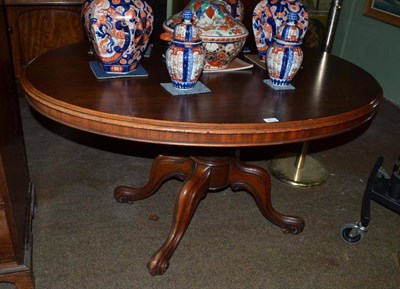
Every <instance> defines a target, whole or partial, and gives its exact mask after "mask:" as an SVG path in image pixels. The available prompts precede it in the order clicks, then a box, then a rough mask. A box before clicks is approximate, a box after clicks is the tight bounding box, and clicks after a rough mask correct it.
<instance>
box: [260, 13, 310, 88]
mask: <svg viewBox="0 0 400 289" xmlns="http://www.w3.org/2000/svg"><path fill="white" fill-rule="evenodd" d="M298 20H299V16H298V15H297V14H296V13H294V12H289V15H288V22H287V23H285V24H284V25H281V26H280V27H279V28H278V31H277V34H276V36H275V37H274V38H273V39H274V41H273V43H272V45H270V46H269V48H268V50H267V55H266V67H267V70H268V75H269V78H270V79H271V82H272V84H273V85H276V86H280V87H287V86H289V85H290V81H291V80H292V79H293V78H294V76H295V75H296V73H297V71H298V70H299V69H300V66H301V64H302V62H303V50H302V49H301V47H300V45H301V44H302V29H301V28H300V27H298V26H297V25H296V23H297V21H298Z"/></svg>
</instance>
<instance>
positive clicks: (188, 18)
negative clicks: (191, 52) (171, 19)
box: [173, 9, 201, 42]
mask: <svg viewBox="0 0 400 289" xmlns="http://www.w3.org/2000/svg"><path fill="white" fill-rule="evenodd" d="M181 16H182V19H183V22H181V23H179V24H178V25H176V26H175V28H174V36H173V41H175V42H200V41H201V40H200V33H199V29H198V28H197V27H196V25H194V24H193V23H192V18H193V13H192V11H190V9H185V10H183V11H182V14H181Z"/></svg>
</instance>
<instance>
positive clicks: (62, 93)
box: [21, 43, 382, 275]
mask: <svg viewBox="0 0 400 289" xmlns="http://www.w3.org/2000/svg"><path fill="white" fill-rule="evenodd" d="M163 49H164V47H163V46H162V45H160V46H157V45H156V46H155V49H154V51H153V54H152V56H151V57H150V58H145V59H143V60H142V65H143V67H144V68H145V69H146V70H147V71H148V73H149V76H148V77H146V78H120V79H112V80H97V79H96V78H95V76H94V75H93V73H92V71H91V69H90V67H89V61H90V60H93V59H92V56H90V55H89V54H88V48H87V47H86V46H85V45H84V44H83V43H80V44H74V45H71V46H67V47H64V48H60V49H57V50H53V51H51V52H49V53H47V54H44V55H42V56H40V57H38V58H37V59H35V60H34V61H33V62H32V63H30V64H29V66H28V67H27V68H26V70H25V72H24V73H23V75H22V77H21V84H22V87H23V89H24V91H25V92H26V95H27V99H28V101H29V102H30V104H31V105H32V107H33V108H34V109H36V110H37V111H39V112H40V113H42V114H43V115H45V116H47V117H49V118H51V119H53V120H55V121H57V122H60V123H63V124H65V125H68V126H71V127H74V128H77V129H81V130H85V131H89V132H92V133H96V134H101V135H105V136H110V137H114V138H120V139H127V140H132V141H140V142H147V143H157V144H168V145H176V146H190V147H204V148H205V149H204V152H206V153H204V154H202V155H200V156H199V155H190V154H189V155H187V156H186V155H184V156H166V155H160V156H159V157H157V158H156V159H155V160H154V163H153V166H152V169H151V173H150V179H149V181H148V183H147V185H145V186H144V187H143V188H130V187H125V186H119V187H117V188H116V189H115V191H114V196H115V198H116V199H117V200H118V201H119V202H127V203H132V202H133V201H136V200H140V199H143V198H147V197H149V196H151V195H152V194H154V193H155V192H156V191H157V190H158V189H159V188H160V186H161V185H162V184H163V182H165V181H166V180H168V179H170V178H178V179H180V180H182V181H184V182H183V185H182V188H181V190H180V192H179V193H178V195H177V197H176V203H175V210H174V217H173V222H172V226H171V230H170V233H169V235H168V237H167V240H166V241H165V243H164V244H163V245H162V246H161V248H160V249H159V250H158V251H157V252H156V253H155V254H154V255H153V256H152V257H151V259H150V261H149V263H148V268H149V271H150V274H152V275H156V274H163V273H164V272H165V270H166V269H167V267H168V265H169V260H170V258H171V257H172V255H173V253H174V251H175V250H176V248H177V246H178V244H179V242H180V240H181V238H182V237H183V235H184V233H185V231H186V228H187V227H188V225H189V222H190V220H191V218H192V216H193V214H194V212H195V209H196V207H197V205H198V203H199V202H200V200H201V199H203V198H204V197H205V196H206V194H207V192H208V191H217V190H222V189H225V188H226V187H229V186H230V187H231V188H232V189H233V190H246V191H248V192H249V193H250V194H251V195H252V196H253V197H254V199H255V201H256V203H257V205H258V207H259V209H260V211H261V212H262V213H263V215H264V216H265V217H266V218H267V219H268V220H269V221H271V222H272V223H274V224H276V225H278V226H280V227H282V228H283V229H285V230H286V231H288V232H291V233H299V232H301V231H302V230H303V228H304V221H303V219H302V218H300V217H295V216H288V215H283V214H280V213H278V212H277V211H275V210H274V208H273V207H272V204H271V182H270V177H269V175H268V172H267V171H266V170H264V169H262V168H260V167H256V166H250V165H246V164H244V163H242V162H240V161H239V160H238V159H237V158H236V157H235V156H234V155H233V154H232V155H230V154H226V151H230V150H229V148H237V147H248V146H268V145H273V144H285V143H292V142H303V141H307V140H312V139H318V138H323V137H328V136H332V135H335V134H339V133H342V132H345V131H348V130H351V129H353V128H355V127H357V126H359V125H361V124H363V123H365V122H366V121H368V120H369V119H371V117H372V116H373V115H374V113H375V111H376V109H377V107H378V104H379V102H380V101H381V99H382V89H381V87H380V85H379V84H378V83H377V81H376V80H375V79H374V78H373V77H372V76H371V75H370V74H368V73H367V72H365V71H364V70H362V69H361V68H359V67H357V66H355V65H353V64H351V63H349V62H346V61H344V60H342V59H340V58H337V57H335V56H332V55H329V54H327V53H323V52H317V51H305V58H304V62H303V67H302V69H301V70H300V71H299V73H298V75H297V76H296V77H295V79H294V81H293V82H292V84H293V85H294V86H295V87H296V89H295V90H294V91H275V90H273V89H271V88H270V87H268V86H266V85H265V84H264V83H263V79H265V78H266V77H267V76H266V72H265V70H263V69H261V68H259V67H257V66H255V67H254V68H252V69H249V70H244V71H237V72H225V73H207V74H203V75H202V76H201V78H200V80H201V82H203V83H204V84H205V85H206V86H207V87H208V88H210V89H211V93H206V94H194V95H185V96H172V95H170V94H169V93H168V92H167V91H166V90H164V88H163V87H162V86H161V85H160V83H163V82H164V83H165V82H170V79H169V76H168V73H167V71H166V67H165V63H163V59H162V57H161V53H162V52H163ZM265 119H267V120H268V119H275V120H277V121H275V122H267V121H265Z"/></svg>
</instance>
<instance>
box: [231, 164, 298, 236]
mask: <svg viewBox="0 0 400 289" xmlns="http://www.w3.org/2000/svg"><path fill="white" fill-rule="evenodd" d="M229 179H230V184H231V188H232V190H239V189H243V190H246V191H248V192H249V193H250V194H251V195H252V196H253V197H254V199H255V201H256V203H257V205H258V207H259V209H260V211H261V212H262V214H263V215H264V216H265V217H266V218H267V219H268V220H269V221H271V222H272V223H274V224H276V225H278V226H279V227H281V228H284V229H285V230H287V231H288V232H290V233H293V234H298V233H300V232H301V231H303V228H304V220H303V219H302V218H300V217H294V216H286V215H282V214H280V213H278V212H277V211H275V210H274V208H273V207H272V202H271V179H270V176H269V174H268V172H267V171H266V170H264V169H262V168H260V167H256V166H250V165H245V164H243V163H241V162H239V161H237V162H234V163H232V164H231V166H230V173H229Z"/></svg>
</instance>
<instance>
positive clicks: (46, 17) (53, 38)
mask: <svg viewBox="0 0 400 289" xmlns="http://www.w3.org/2000/svg"><path fill="white" fill-rule="evenodd" d="M82 3H83V1H82V0H80V1H76V0H75V1H72V0H52V1H41V0H38V1H33V0H32V1H29V0H28V1H22V0H5V4H6V10H7V20H8V30H9V33H10V39H11V48H12V55H13V62H14V70H15V76H16V77H17V78H18V77H19V76H20V74H21V71H22V69H23V67H24V66H26V65H27V64H28V63H29V61H31V60H32V59H34V58H35V57H37V56H39V55H41V54H43V53H45V52H47V51H49V50H51V49H54V48H57V47H61V46H65V45H67V44H71V43H75V42H79V41H82V40H83V39H84V37H85V36H84V33H83V29H82V25H81V20H80V11H81V6H82Z"/></svg>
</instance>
